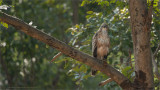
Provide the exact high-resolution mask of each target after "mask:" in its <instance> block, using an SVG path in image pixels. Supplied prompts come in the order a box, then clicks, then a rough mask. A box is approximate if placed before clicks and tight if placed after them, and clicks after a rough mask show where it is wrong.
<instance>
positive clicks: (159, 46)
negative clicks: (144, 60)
mask: <svg viewBox="0 0 160 90" xmlns="http://www.w3.org/2000/svg"><path fill="white" fill-rule="evenodd" d="M159 49H160V43H159V45H158V47H157V49H156V51H155V52H154V54H153V53H152V63H153V66H154V73H155V75H156V77H157V78H158V80H159V81H160V74H159V73H158V66H157V63H156V61H155V58H156V55H157V53H158V51H159Z"/></svg>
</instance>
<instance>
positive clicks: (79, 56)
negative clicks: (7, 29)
mask: <svg viewBox="0 0 160 90" xmlns="http://www.w3.org/2000/svg"><path fill="white" fill-rule="evenodd" d="M0 21H2V22H5V23H7V24H10V25H12V26H14V27H15V28H17V30H20V31H22V32H24V33H26V34H27V35H29V36H31V37H33V38H35V39H38V40H40V41H42V42H44V43H46V44H48V45H49V46H51V47H52V48H56V49H58V50H59V51H61V52H62V53H64V54H66V55H68V56H70V57H72V58H74V59H76V60H78V61H80V62H82V63H84V64H86V65H88V66H90V67H92V68H94V69H96V70H99V71H101V72H103V73H104V74H106V75H108V76H109V77H110V78H111V79H113V80H114V81H115V82H117V84H118V85H120V86H121V87H122V88H123V89H126V90H129V89H130V88H131V82H130V81H129V79H127V78H126V77H125V76H124V75H123V74H121V73H120V72H119V71H117V70H116V69H114V68H113V67H111V66H110V65H108V64H107V63H106V62H103V63H102V62H99V60H98V59H96V58H94V57H91V56H89V55H87V54H85V53H83V52H81V51H79V50H76V49H74V48H72V47H70V46H69V45H67V44H65V43H63V42H61V41H59V40H57V39H55V38H53V37H51V36H49V35H47V34H45V33H44V32H41V31H40V30H38V29H36V28H34V27H32V26H30V25H28V24H26V23H24V22H23V21H22V20H20V19H18V18H15V17H12V16H9V15H7V14H5V13H3V12H0Z"/></svg>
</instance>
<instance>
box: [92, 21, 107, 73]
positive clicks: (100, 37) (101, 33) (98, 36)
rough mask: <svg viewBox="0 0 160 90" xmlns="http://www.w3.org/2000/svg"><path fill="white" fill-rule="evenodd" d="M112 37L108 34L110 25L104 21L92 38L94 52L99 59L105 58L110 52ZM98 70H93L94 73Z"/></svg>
mask: <svg viewBox="0 0 160 90" xmlns="http://www.w3.org/2000/svg"><path fill="white" fill-rule="evenodd" d="M109 46H110V38H109V36H108V26H107V24H106V23H103V24H102V25H101V27H100V28H99V30H98V31H97V32H96V33H95V35H94V36H93V38H92V53H93V56H94V57H95V58H97V59H100V60H104V59H106V58H107V54H108V52H109ZM96 72H97V70H92V75H95V74H96Z"/></svg>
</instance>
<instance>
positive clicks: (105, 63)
mask: <svg viewBox="0 0 160 90" xmlns="http://www.w3.org/2000/svg"><path fill="white" fill-rule="evenodd" d="M105 56H108V55H104V57H105ZM104 57H102V59H101V60H102V64H103V65H105V66H107V62H106V60H105V59H106V58H104Z"/></svg>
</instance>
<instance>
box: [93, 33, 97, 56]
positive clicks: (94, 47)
mask: <svg viewBox="0 0 160 90" xmlns="http://www.w3.org/2000/svg"><path fill="white" fill-rule="evenodd" d="M97 36H98V33H95V34H94V36H93V38H92V54H93V56H94V57H97Z"/></svg>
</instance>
